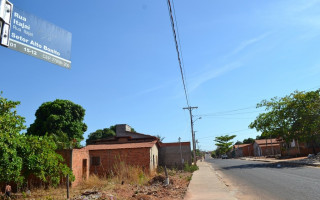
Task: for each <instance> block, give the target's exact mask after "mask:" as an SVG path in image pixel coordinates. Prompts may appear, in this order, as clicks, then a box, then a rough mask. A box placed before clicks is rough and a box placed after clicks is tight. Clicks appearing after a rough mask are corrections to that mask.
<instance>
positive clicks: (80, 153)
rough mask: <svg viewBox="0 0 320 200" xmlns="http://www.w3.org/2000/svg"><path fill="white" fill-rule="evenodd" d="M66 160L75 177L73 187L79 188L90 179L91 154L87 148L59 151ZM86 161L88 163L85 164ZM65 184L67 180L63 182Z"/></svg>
mask: <svg viewBox="0 0 320 200" xmlns="http://www.w3.org/2000/svg"><path fill="white" fill-rule="evenodd" d="M57 153H59V154H60V155H62V157H63V158H64V160H65V163H66V164H67V165H68V167H70V168H71V170H72V173H73V175H74V176H75V180H74V182H72V187H75V186H77V185H78V184H79V183H80V182H81V181H82V180H83V179H85V178H88V177H89V161H90V160H89V152H88V150H86V149H85V148H82V149H72V150H71V149H66V150H59V151H57ZM84 160H86V163H84ZM62 181H63V182H64V181H65V180H62Z"/></svg>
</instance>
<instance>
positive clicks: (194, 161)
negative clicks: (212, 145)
mask: <svg viewBox="0 0 320 200" xmlns="http://www.w3.org/2000/svg"><path fill="white" fill-rule="evenodd" d="M197 108H198V107H191V106H189V107H186V108H183V109H188V110H189V114H190V122H191V135H192V146H193V163H194V164H196V163H197V159H196V143H195V136H194V132H193V119H192V117H193V116H192V110H193V109H197Z"/></svg>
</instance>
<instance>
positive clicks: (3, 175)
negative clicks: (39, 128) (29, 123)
mask: <svg viewBox="0 0 320 200" xmlns="http://www.w3.org/2000/svg"><path fill="white" fill-rule="evenodd" d="M1 95H2V92H1V93H0V182H5V181H14V182H21V181H22V177H21V174H20V172H21V170H22V157H21V156H19V154H18V147H20V146H21V145H22V142H21V140H20V132H21V131H22V130H24V129H25V126H24V125H23V124H24V122H25V120H24V118H23V117H21V116H20V115H18V114H17V110H16V107H17V105H19V104H20V102H18V101H16V102H14V101H10V100H8V99H6V98H3V97H2V96H1Z"/></svg>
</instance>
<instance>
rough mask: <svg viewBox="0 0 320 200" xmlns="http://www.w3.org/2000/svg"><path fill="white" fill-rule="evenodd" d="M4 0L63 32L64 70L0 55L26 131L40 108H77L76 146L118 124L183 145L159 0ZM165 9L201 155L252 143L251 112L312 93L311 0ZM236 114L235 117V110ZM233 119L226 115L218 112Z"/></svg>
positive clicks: (316, 46) (185, 125)
mask: <svg viewBox="0 0 320 200" xmlns="http://www.w3.org/2000/svg"><path fill="white" fill-rule="evenodd" d="M93 2H94V3H92V5H88V2H86V3H85V1H75V0H69V1H62V0H56V1H42V0H28V1H19V0H12V3H13V4H14V5H15V6H18V7H19V8H21V9H23V10H25V11H27V12H29V13H32V14H34V15H36V16H38V17H40V18H42V19H45V20H47V21H49V22H51V23H53V24H55V25H57V26H60V27H62V28H64V29H66V30H68V31H70V32H71V33H72V56H71V57H72V68H71V69H70V70H67V69H64V68H62V67H59V66H55V65H53V64H50V63H47V62H45V61H42V60H38V59H36V58H33V57H30V56H27V55H24V54H21V53H19V52H15V51H12V50H10V49H6V48H4V47H1V48H0V55H1V62H0V67H1V73H0V90H2V91H3V92H4V93H3V96H4V97H6V98H9V99H12V100H19V101H21V105H20V106H19V107H18V113H19V114H20V115H22V116H24V117H25V118H26V125H27V126H29V124H30V123H32V122H33V121H34V119H35V117H34V113H35V111H36V110H37V108H38V107H39V106H40V105H41V104H42V103H43V102H46V101H53V100H55V99H57V98H59V99H69V100H71V101H73V102H75V103H77V104H80V105H81V106H82V107H83V108H85V109H86V116H85V123H86V124H87V125H88V131H87V132H86V133H85V137H86V136H87V135H88V134H89V133H90V132H93V131H95V130H97V129H102V128H105V127H109V126H111V125H114V124H122V123H126V124H129V125H131V126H132V127H134V128H135V129H136V130H137V131H138V132H142V133H145V134H150V135H157V134H159V135H161V136H163V137H165V140H164V141H165V142H175V141H177V140H178V137H181V138H182V140H183V141H190V140H191V132H190V122H189V115H188V111H186V110H183V109H182V108H183V107H185V106H186V102H185V98H184V93H183V86H182V82H181V77H180V72H179V68H178V62H177V56H176V52H175V46H174V41H173V37H172V31H171V26H170V20H169V15H168V9H167V4H166V1H165V0H162V1H151V0H137V1H123V0H117V1H110V0H107V1H106V0H103V1H102V0H99V1H98V0H96V1H93ZM174 3H175V10H176V17H177V21H178V27H179V33H180V40H181V45H182V51H183V59H184V66H185V75H186V81H187V88H188V91H189V98H190V102H191V105H192V106H198V107H199V108H198V109H197V110H195V111H194V115H197V116H199V115H204V116H203V117H202V119H201V120H197V121H196V122H195V130H196V131H197V132H196V137H197V138H198V139H199V142H200V147H201V149H205V150H211V149H213V148H215V146H214V142H213V139H214V137H216V136H220V135H224V134H236V135H237V138H236V139H235V140H243V139H244V138H248V137H253V138H255V136H256V135H258V133H257V132H255V130H249V129H248V125H249V124H250V122H252V121H253V120H254V119H255V117H256V116H257V115H258V113H259V112H260V111H261V110H257V109H255V105H256V103H258V102H260V101H261V100H263V99H269V98H271V97H274V96H284V95H286V94H289V93H291V92H293V91H294V90H312V89H317V88H319V87H320V81H319V78H318V77H319V75H320V56H319V50H320V40H319V39H320V15H319V12H318V11H319V7H320V1H313V0H310V1H292V0H290V1H279V0H270V1H235V0H233V1H213V0H202V1H197V2H195V1H181V0H176V1H174ZM239 109H240V110H239ZM230 110H238V111H233V112H224V111H230Z"/></svg>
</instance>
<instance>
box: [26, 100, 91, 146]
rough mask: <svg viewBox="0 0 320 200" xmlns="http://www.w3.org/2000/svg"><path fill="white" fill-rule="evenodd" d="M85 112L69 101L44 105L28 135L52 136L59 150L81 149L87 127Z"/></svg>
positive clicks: (39, 109)
mask: <svg viewBox="0 0 320 200" xmlns="http://www.w3.org/2000/svg"><path fill="white" fill-rule="evenodd" d="M84 115H85V110H84V109H83V108H82V107H81V106H80V105H78V104H75V103H73V102H71V101H69V100H61V99H56V100H55V101H52V102H45V103H43V104H42V105H41V106H40V107H39V108H38V110H37V111H36V113H35V116H36V119H35V121H34V123H33V124H31V125H30V127H29V128H28V130H27V135H37V136H44V135H46V134H48V135H52V136H53V137H54V140H55V141H56V143H57V145H58V148H59V149H60V148H73V147H80V142H81V141H82V140H83V139H84V138H83V133H84V132H85V131H86V130H87V125H86V124H85V123H84V122H83V120H84Z"/></svg>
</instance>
